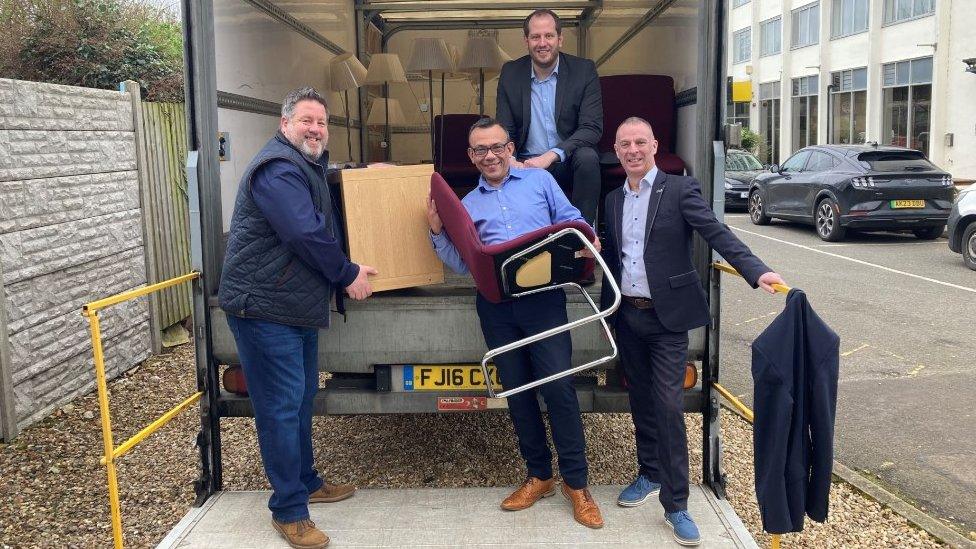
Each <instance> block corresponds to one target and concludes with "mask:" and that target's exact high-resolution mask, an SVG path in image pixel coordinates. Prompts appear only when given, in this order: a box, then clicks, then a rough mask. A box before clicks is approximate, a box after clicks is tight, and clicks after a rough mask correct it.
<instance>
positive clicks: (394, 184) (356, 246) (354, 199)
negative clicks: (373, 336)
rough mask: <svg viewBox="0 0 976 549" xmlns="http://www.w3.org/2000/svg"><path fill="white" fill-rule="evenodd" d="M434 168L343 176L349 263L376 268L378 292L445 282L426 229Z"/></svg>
mask: <svg viewBox="0 0 976 549" xmlns="http://www.w3.org/2000/svg"><path fill="white" fill-rule="evenodd" d="M433 172H434V166H433V165H432V164H421V165H418V166H395V167H389V168H362V169H356V170H342V172H341V173H340V174H339V177H340V181H341V185H342V203H343V204H342V205H343V210H344V211H345V220H346V238H347V239H348V241H349V259H350V260H352V262H353V263H359V264H364V265H369V266H371V267H375V268H376V269H377V270H379V274H378V275H376V276H374V277H371V278H370V283H371V284H372V285H373V291H383V290H393V289H397V288H410V287H413V286H424V285H427V284H438V283H441V282H444V265H443V264H442V263H441V260H440V259H438V258H437V255H436V254H435V253H434V248H433V246H431V244H430V236H429V230H428V227H427V194H428V192H429V190H430V175H431V174H432V173H433Z"/></svg>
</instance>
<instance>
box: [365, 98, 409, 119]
mask: <svg viewBox="0 0 976 549" xmlns="http://www.w3.org/2000/svg"><path fill="white" fill-rule="evenodd" d="M387 104H389V105H390V107H389V108H390V118H389V122H390V124H406V123H407V119H406V117H405V116H403V109H402V108H400V102H399V101H397V100H396V99H384V98H381V97H378V98H376V99H375V100H373V106H372V107H371V108H370V109H369V116H368V117H366V123H367V124H371V125H377V126H385V125H386V122H387V118H386V108H387V107H386V106H387Z"/></svg>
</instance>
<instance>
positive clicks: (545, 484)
mask: <svg viewBox="0 0 976 549" xmlns="http://www.w3.org/2000/svg"><path fill="white" fill-rule="evenodd" d="M555 484H556V482H555V481H554V480H553V479H549V480H540V479H537V478H535V477H529V478H527V479H525V482H523V483H522V485H521V486H519V487H518V489H517V490H515V491H514V492H512V495H510V496H508V497H507V498H505V500H504V501H502V509H504V510H506V511H521V510H522V509H528V508H529V507H532V505H533V504H534V503H535V502H537V501H539V500H540V499H542V498H547V497H549V496H551V495H553V494H555V493H556V488H555Z"/></svg>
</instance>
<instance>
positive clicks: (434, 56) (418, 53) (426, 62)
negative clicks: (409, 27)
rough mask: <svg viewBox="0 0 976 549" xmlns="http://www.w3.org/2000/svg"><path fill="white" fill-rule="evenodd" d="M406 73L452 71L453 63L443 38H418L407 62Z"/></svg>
mask: <svg viewBox="0 0 976 549" xmlns="http://www.w3.org/2000/svg"><path fill="white" fill-rule="evenodd" d="M407 70H408V71H411V72H413V71H438V72H452V71H454V61H453V60H452V59H451V52H450V50H448V49H447V43H446V42H444V39H443V38H429V37H428V38H418V39H417V40H414V43H413V53H412V54H411V55H410V61H409V62H407Z"/></svg>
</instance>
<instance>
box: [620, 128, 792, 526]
mask: <svg viewBox="0 0 976 549" xmlns="http://www.w3.org/2000/svg"><path fill="white" fill-rule="evenodd" d="M613 147H614V150H615V151H616V153H617V158H619V159H620V163H621V164H622V165H623V167H624V170H625V171H626V172H627V180H626V181H625V182H623V185H622V186H620V187H618V188H616V189H614V190H613V191H611V192H610V194H608V195H607V200H606V206H605V208H606V224H607V236H606V239H605V240H604V243H603V256H604V258H605V260H606V262H607V266H608V267H609V269H610V272H609V273H606V274H607V275H609V276H612V277H613V278H614V280H616V281H617V284H619V286H620V290H621V292H622V293H623V294H624V296H623V301H622V303H621V304H620V309H619V310H618V311H617V313H616V314H615V315H614V318H613V319H612V321H611V322H612V324H613V326H614V328H615V329H616V339H617V344H618V345H619V348H620V362H621V365H622V366H623V370H624V374H625V375H626V376H627V383H628V390H629V392H630V411H631V416H632V418H633V420H634V427H635V431H636V438H637V461H638V464H639V466H640V468H639V470H638V476H637V478H636V479H635V480H634V482H632V483H631V484H630V486H628V487H627V488H625V489H624V490H623V491H622V492H621V493H620V497H619V498H617V503H618V504H619V505H621V506H623V507H635V506H637V505H640V504H642V503H644V502H645V501H647V499H648V498H650V497H651V496H652V495H653V494H655V493H656V492H658V491H660V499H661V505H662V506H663V507H664V519H665V522H666V523H667V524H668V526H670V527H671V529H672V530H673V532H674V538H675V540H677V542H678V543H680V544H682V545H698V543H700V536H699V532H698V527H697V526H696V525H695V522H694V520H693V519H692V518H691V515H689V514H688V439H687V436H686V434H685V422H684V414H683V406H682V390H683V386H684V377H685V362H686V360H687V356H688V330H691V329H693V328H698V327H699V326H705V325H706V324H708V322H709V320H710V316H709V310H708V303H707V301H706V296H705V290H704V289H703V288H702V284H701V280H700V279H699V277H698V272H697V271H696V270H695V266H694V264H693V263H692V260H691V251H692V239H691V237H692V231H696V232H698V234H700V235H701V236H702V238H704V239H705V240H706V241H707V242H708V244H709V246H711V247H712V248H713V249H715V250H716V251H718V252H719V253H720V254H722V257H724V258H725V259H726V260H728V262H729V263H731V264H732V266H733V267H735V268H736V269H738V270H739V273H741V274H742V276H743V277H745V279H746V281H747V282H748V283H749V284H750V285H751V286H752V287H753V288H755V287H756V286H757V285H758V286H761V287H762V288H763V289H764V290H766V291H769V292H770V293H774V292H775V290H773V287H772V285H773V284H783V279H782V278H781V277H780V276H779V275H778V274H776V273H775V272H773V271H772V269H770V268H769V267H767V266H766V265H765V264H764V263H763V262H762V261H760V260H759V258H757V257H756V256H754V255H753V254H752V252H751V251H749V248H748V247H746V245H745V244H743V243H742V241H740V240H739V239H738V238H736V236H735V235H734V234H732V231H730V230H729V228H728V227H726V226H725V224H723V223H722V222H720V221H718V219H716V218H715V214H714V213H712V210H711V208H709V207H708V204H707V203H706V202H705V199H704V198H703V197H702V194H701V187H700V186H699V184H698V181H696V180H695V179H694V178H691V177H684V176H678V175H669V174H666V173H664V172H662V171H660V170H658V169H657V166H655V165H654V153H656V152H657V141H656V140H655V139H654V132H653V130H652V129H651V125H650V124H648V122H647V121H646V120H644V119H642V118H637V117H631V118H628V119H627V120H624V122H623V123H622V124H621V125H620V127H619V128H617V134H616V141H615V142H614V145H613ZM603 290H604V292H603V295H602V296H601V302H602V305H603V307H607V306H609V304H610V302H611V301H612V297H611V295H610V292H609V288H608V286H607V285H604V287H603Z"/></svg>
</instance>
